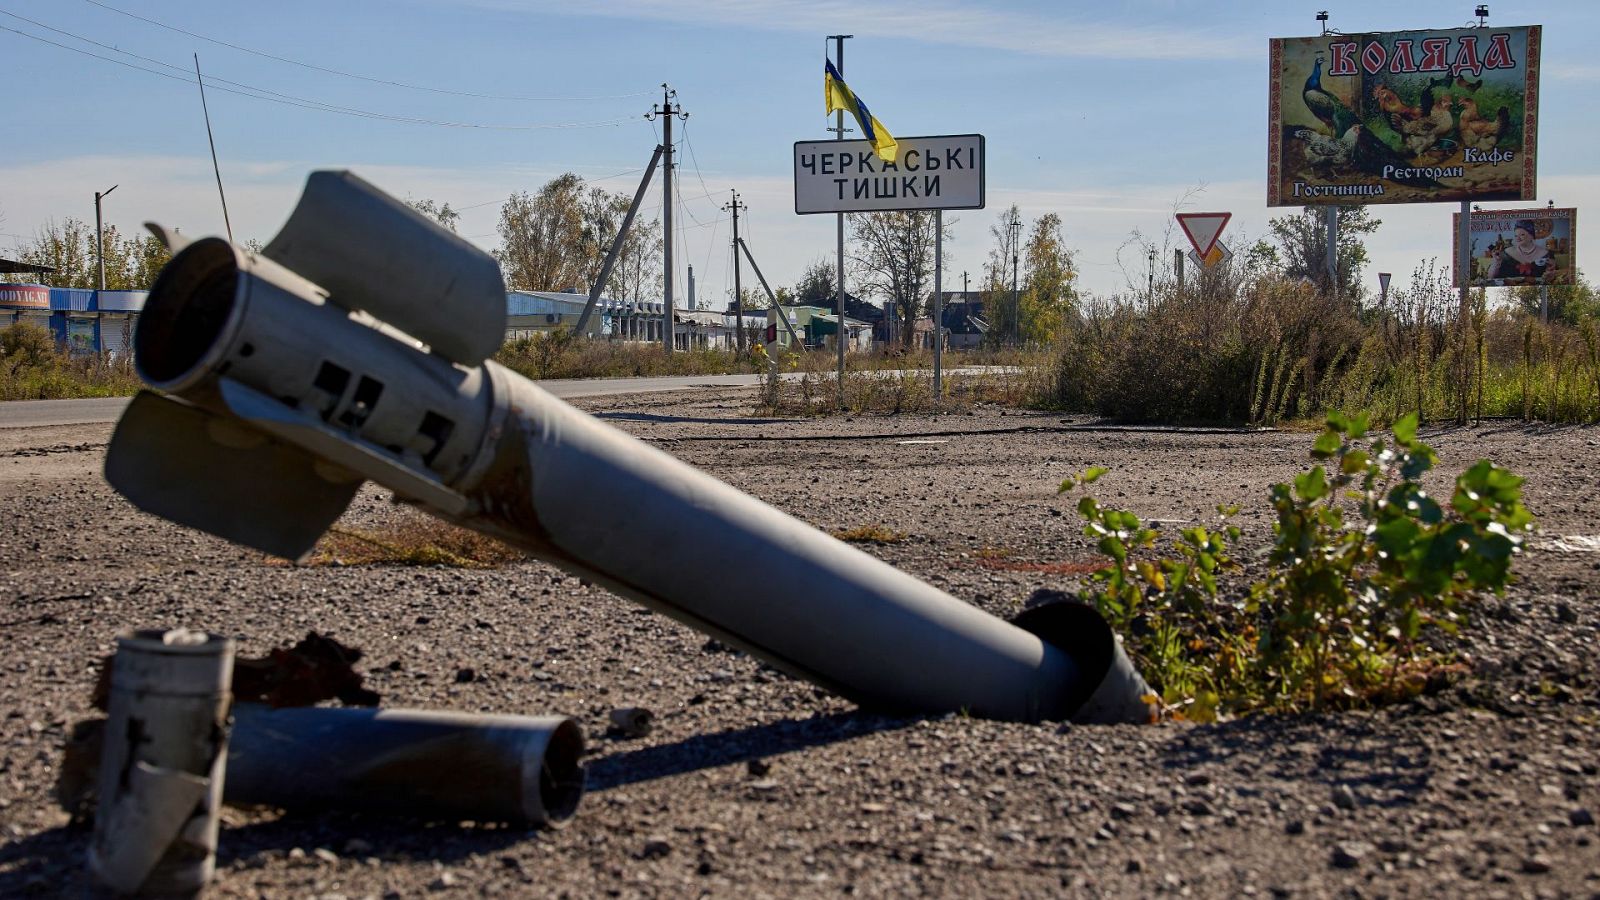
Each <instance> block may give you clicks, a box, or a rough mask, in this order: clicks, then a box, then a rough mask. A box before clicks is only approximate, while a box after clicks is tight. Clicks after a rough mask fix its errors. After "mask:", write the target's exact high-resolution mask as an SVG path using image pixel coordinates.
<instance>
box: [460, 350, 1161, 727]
mask: <svg viewBox="0 0 1600 900" xmlns="http://www.w3.org/2000/svg"><path fill="white" fill-rule="evenodd" d="M485 367H486V368H487V369H488V372H489V376H490V380H491V382H492V384H493V386H494V393H495V404H496V419H495V423H494V424H493V425H492V426H491V428H490V435H491V439H494V438H496V437H497V440H494V441H493V443H492V444H491V446H490V447H489V448H487V449H486V453H487V454H488V457H487V461H486V460H485V459H480V461H479V464H478V465H476V466H474V467H473V469H472V471H471V472H470V473H469V476H468V478H467V479H465V480H464V481H463V482H462V483H458V484H457V485H456V488H457V489H458V490H460V491H461V492H462V493H463V494H465V495H466V496H467V497H468V498H469V499H470V500H472V501H473V506H474V508H475V509H476V510H478V512H476V513H475V514H473V515H471V516H468V517H465V518H464V519H462V520H461V521H462V524H465V525H467V526H469V527H474V528H477V529H479V530H485V531H490V532H491V533H494V534H496V535H498V536H500V537H501V538H503V539H505V540H507V541H509V542H511V543H514V544H518V545H520V546H522V547H524V548H526V549H528V550H529V551H531V552H532V553H534V554H535V555H538V556H541V557H543V558H546V559H549V560H551V561H553V562H555V563H557V564H558V565H561V566H563V567H564V568H568V569H570V570H575V571H578V572H580V573H582V574H585V575H587V576H588V577H590V578H592V579H594V580H595V581H597V582H599V583H601V584H603V585H605V586H606V587H608V588H610V589H612V590H614V591H616V592H617V593H620V594H622V595H623V596H627V597H630V598H632V599H635V600H637V601H639V602H641V603H643V604H644V605H646V606H648V607H650V608H652V609H656V610H657V611H660V612H663V613H666V614H667V615H669V616H672V617H673V618H676V619H678V620H680V621H682V622H684V623H686V624H688V625H690V626H691V627H694V628H697V629H699V630H701V631H703V632H706V633H708V634H711V635H713V636H715V637H717V638H719V639H722V640H724V641H726V642H728V643H730V644H733V645H734V646H737V647H740V648H742V649H745V650H747V651H748V652H750V653H752V654H753V655H755V656H757V657H759V658H761V659H764V660H766V661H767V662H769V663H771V664H772V665H774V666H776V667H778V668H780V669H782V670H784V671H787V672H789V673H790V674H792V675H795V676H797V677H800V678H803V679H806V680H808V681H811V682H813V683H815V684H819V685H821V686H823V687H826V688H828V689H830V690H832V691H834V692H836V693H839V694H840V695H842V696H845V697H847V698H849V699H851V700H853V701H855V702H858V703H861V704H863V705H866V706H869V707H874V708H878V709H887V710H894V711H901V712H913V713H933V712H948V711H955V710H966V711H968V712H970V713H972V714H974V715H978V716H982V717H986V718H995V719H1006V720H1015V721H1039V720H1060V719H1068V718H1072V717H1073V715H1074V714H1075V713H1076V712H1077V710H1078V709H1079V708H1080V707H1082V706H1083V705H1084V704H1085V702H1086V701H1087V700H1088V699H1089V698H1090V696H1091V695H1092V694H1094V693H1095V692H1096V690H1097V689H1098V688H1099V687H1100V686H1101V683H1102V682H1103V681H1104V680H1105V677H1106V675H1107V674H1109V672H1110V671H1112V670H1113V669H1115V668H1116V666H1115V659H1116V657H1118V656H1120V654H1121V651H1120V647H1119V646H1118V645H1117V644H1116V642H1115V637H1114V636H1113V635H1111V634H1110V631H1109V629H1104V627H1103V626H1102V629H1101V632H1103V633H1095V634H1093V635H1092V636H1093V638H1094V639H1095V640H1097V641H1098V642H1099V643H1100V644H1104V645H1105V646H1099V647H1096V648H1095V650H1094V652H1092V653H1087V654H1083V656H1084V659H1083V660H1079V659H1078V658H1077V656H1076V655H1075V654H1076V651H1077V650H1078V649H1079V648H1075V647H1072V646H1070V642H1071V638H1070V636H1067V640H1063V641H1057V642H1055V643H1052V642H1051V641H1047V640H1045V639H1042V638H1041V637H1039V636H1037V635H1035V634H1034V633H1031V632H1029V631H1027V630H1025V629H1023V628H1020V627H1017V626H1016V625H1012V624H1010V623H1007V622H1005V621H1002V620H1000V619H997V618H995V617H994V616H991V615H989V614H988V613H986V612H984V611H982V610H980V609H978V608H977V607H974V606H971V605H969V604H967V603H964V602H962V601H960V600H958V599H956V598H955V597H952V596H950V595H949V594H946V593H945V592H943V591H940V590H938V589H937V588H934V587H933V586H931V585H929V584H926V583H925V582H922V581H920V580H918V579H916V578H913V577H912V576H910V575H908V574H906V573H904V572H901V571H900V570H898V569H896V568H894V567H893V566H890V565H888V564H887V563H885V562H883V561H881V560H879V559H877V558H875V557H873V556H870V555H868V554H866V553H864V552H862V551H860V550H858V549H856V548H854V547H852V546H850V545H848V544H845V543H843V542H842V541H839V540H837V539H835V538H833V537H831V536H829V535H827V534H824V533H822V532H820V531H818V530H816V529H815V528H813V527H811V526H810V525H807V524H806V523H804V522H801V521H799V520H798V519H795V518H793V517H791V516H789V515H787V514H785V513H783V512H780V511H779V510H777V509H774V508H773V507H770V506H768V505H766V504H765V503H762V502H761V501H759V500H757V499H755V498H754V497H751V496H749V495H748V494H745V493H743V492H741V491H738V490H736V489H735V488H733V487H731V486H729V485H727V484H726V483H724V482H722V481H719V480H717V479H716V478H713V477H712V476H710V475H707V474H706V473H704V472H701V471H700V470H698V469H695V468H694V467H692V466H689V465H687V464H685V463H683V462H682V461H680V460H678V459H676V458H674V457H672V456H670V455H669V454H667V453H664V452H662V451H660V450H657V449H656V448H654V447H651V446H649V445H647V444H645V443H644V442H642V441H639V440H637V439H635V438H633V437H631V436H629V435H627V434H624V433H623V432H621V431H619V430H617V429H614V428H611V427H609V426H607V425H605V424H603V423H601V422H600V421H598V420H596V419H594V418H593V417H591V416H589V415H587V414H585V413H583V412H581V411H579V410H576V409H574V408H572V407H571V406H569V405H567V404H566V403H564V402H562V401H561V400H559V399H557V398H555V397H553V396H551V395H550V394H548V393H547V392H545V391H544V390H543V389H541V388H539V387H538V386H537V385H535V384H533V383H532V382H530V381H527V380H526V379H524V378H522V377H520V376H518V375H516V374H515V373H512V372H510V371H507V370H505V369H504V368H501V367H499V366H497V365H495V364H494V363H492V362H491V363H486V364H485ZM711 556H714V557H715V559H714V560H712V559H710V558H709V557H711ZM713 563H714V564H713ZM1089 614H1090V615H1093V613H1092V611H1090V612H1089ZM1124 659H1125V658H1124ZM1085 662H1086V663H1087V664H1083V663H1085ZM1134 682H1136V683H1126V684H1120V685H1119V693H1120V694H1127V696H1125V697H1122V698H1121V701H1120V702H1109V703H1108V702H1104V701H1103V702H1101V703H1100V704H1097V709H1101V710H1102V716H1101V719H1100V720H1101V721H1146V720H1147V719H1148V715H1149V713H1148V709H1147V708H1146V707H1145V706H1144V704H1143V703H1142V702H1141V701H1140V700H1139V699H1138V698H1139V696H1140V695H1141V694H1142V693H1144V692H1147V691H1148V688H1145V687H1143V683H1142V681H1138V680H1137V679H1134Z"/></svg>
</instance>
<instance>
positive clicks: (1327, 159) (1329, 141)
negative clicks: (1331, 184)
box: [1294, 128, 1355, 175]
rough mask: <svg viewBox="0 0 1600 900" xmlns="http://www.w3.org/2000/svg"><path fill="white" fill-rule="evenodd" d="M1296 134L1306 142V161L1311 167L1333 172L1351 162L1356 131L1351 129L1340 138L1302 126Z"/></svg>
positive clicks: (1323, 171)
mask: <svg viewBox="0 0 1600 900" xmlns="http://www.w3.org/2000/svg"><path fill="white" fill-rule="evenodd" d="M1294 136H1295V137H1297V138H1299V139H1300V140H1302V141H1304V142H1305V153H1306V162H1307V163H1308V164H1309V165H1310V166H1311V168H1313V169H1315V170H1317V171H1318V172H1321V173H1323V174H1324V175H1328V174H1331V173H1332V171H1333V170H1334V169H1335V168H1339V167H1343V166H1348V165H1349V164H1350V151H1351V149H1352V148H1353V147H1354V145H1355V131H1354V129H1351V130H1350V131H1348V132H1346V133H1345V135H1344V136H1343V137H1341V138H1340V139H1339V140H1334V139H1333V138H1330V137H1328V136H1327V135H1325V134H1319V133H1318V132H1315V131H1312V130H1311V129H1309V128H1302V129H1300V130H1299V131H1296V132H1295V133H1294Z"/></svg>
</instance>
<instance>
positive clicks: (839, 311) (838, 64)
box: [828, 34, 865, 409]
mask: <svg viewBox="0 0 1600 900" xmlns="http://www.w3.org/2000/svg"><path fill="white" fill-rule="evenodd" d="M828 37H830V38H831V39H832V40H833V48H834V49H833V64H834V67H835V68H836V69H838V70H839V77H840V78H844V42H845V38H850V37H855V35H852V34H831V35H828ZM834 122H835V125H834V134H833V139H834V140H836V141H842V140H844V110H843V109H840V110H839V111H838V113H837V118H836V119H835V120H834ZM863 127H865V126H863ZM838 217H839V233H838V238H839V246H838V251H839V271H838V275H839V278H838V281H839V294H838V296H837V297H836V298H835V300H836V303H835V310H834V312H835V314H836V315H838V317H839V321H838V322H837V323H836V324H837V326H838V328H837V330H836V331H835V332H834V335H833V342H834V344H835V346H837V347H838V349H839V366H838V374H839V408H840V409H844V342H845V327H844V213H839V214H838Z"/></svg>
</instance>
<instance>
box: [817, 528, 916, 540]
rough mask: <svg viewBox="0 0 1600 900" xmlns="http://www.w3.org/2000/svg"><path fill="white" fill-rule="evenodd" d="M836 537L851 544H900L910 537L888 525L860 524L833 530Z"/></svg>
mask: <svg viewBox="0 0 1600 900" xmlns="http://www.w3.org/2000/svg"><path fill="white" fill-rule="evenodd" d="M829 534H832V535H833V536H834V537H836V538H838V539H839V540H841V541H846V542H848V543H851V544H899V543H903V542H904V541H905V540H906V539H907V538H909V537H910V535H909V534H907V533H906V532H904V531H895V530H894V529H893V528H890V527H889V526H887V525H858V526H856V527H855V528H841V529H839V530H837V531H831V532H829Z"/></svg>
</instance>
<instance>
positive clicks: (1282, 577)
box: [1061, 414, 1533, 719]
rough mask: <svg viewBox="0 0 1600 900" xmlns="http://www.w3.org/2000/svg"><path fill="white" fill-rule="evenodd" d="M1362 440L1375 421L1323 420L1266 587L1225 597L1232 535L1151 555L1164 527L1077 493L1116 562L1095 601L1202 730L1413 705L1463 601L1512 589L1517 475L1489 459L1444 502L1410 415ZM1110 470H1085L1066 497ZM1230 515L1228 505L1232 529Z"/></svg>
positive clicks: (1520, 529) (1277, 506)
mask: <svg viewBox="0 0 1600 900" xmlns="http://www.w3.org/2000/svg"><path fill="white" fill-rule="evenodd" d="M1367 432H1368V422H1367V419H1366V417H1365V416H1356V417H1347V416H1344V415H1340V414H1333V415H1330V416H1329V417H1328V419H1327V423H1326V427H1325V429H1324V430H1323V432H1322V434H1321V435H1320V436H1319V437H1318V438H1317V441H1316V443H1315V445H1313V447H1312V450H1311V456H1312V458H1313V459H1314V460H1315V463H1314V465H1313V466H1312V467H1311V468H1310V469H1309V470H1308V471H1306V472H1304V473H1302V474H1300V475H1299V476H1297V477H1296V478H1295V479H1294V480H1293V482H1292V483H1286V484H1276V485H1273V487H1272V489H1271V500H1272V506H1273V510H1274V512H1275V513H1276V521H1275V522H1274V525H1273V534H1274V541H1273V545H1272V547H1271V549H1270V552H1269V553H1268V555H1267V562H1268V564H1269V566H1268V573H1267V575H1266V577H1265V578H1264V579H1262V580H1260V581H1258V582H1256V583H1254V584H1252V585H1250V586H1249V587H1248V589H1247V590H1242V591H1235V592H1233V593H1232V595H1230V594H1229V593H1228V592H1227V591H1225V590H1224V589H1223V588H1222V587H1221V586H1219V583H1218V575H1219V574H1222V573H1225V572H1228V571H1231V570H1234V569H1236V568H1237V566H1236V564H1235V562H1234V560H1233V559H1232V558H1231V557H1230V556H1229V549H1228V548H1229V545H1230V544H1231V543H1232V542H1234V541H1236V540H1237V538H1238V537H1239V531H1238V529H1237V528H1234V527H1232V526H1225V527H1223V528H1221V529H1218V530H1208V529H1205V528H1202V527H1192V528H1187V529H1184V530H1183V531H1182V532H1181V534H1180V539H1179V540H1178V541H1176V542H1175V543H1174V544H1173V549H1174V550H1175V551H1176V552H1175V555H1171V556H1167V557H1165V558H1154V559H1150V558H1146V557H1148V556H1149V555H1150V551H1152V550H1153V549H1154V548H1155V545H1156V541H1157V539H1158V537H1159V534H1158V533H1157V532H1156V531H1155V530H1153V529H1150V528H1148V527H1146V526H1144V525H1143V524H1142V523H1140V521H1139V519H1138V517H1137V516H1135V515H1134V514H1132V513H1130V512H1127V511H1123V510H1113V509H1108V508H1106V507H1103V506H1101V505H1100V503H1099V502H1098V501H1096V500H1095V499H1094V498H1093V497H1089V496H1084V497H1082V498H1080V499H1079V501H1078V512H1079V514H1080V515H1082V516H1083V518H1084V519H1085V522H1086V525H1085V533H1086V534H1087V535H1089V536H1090V537H1093V538H1095V539H1096V541H1097V547H1098V549H1099V551H1100V552H1101V553H1102V554H1104V555H1105V556H1106V557H1108V558H1109V560H1110V565H1108V566H1106V567H1105V568H1103V569H1101V570H1099V571H1098V572H1096V573H1095V574H1094V575H1093V576H1091V582H1090V586H1089V588H1087V589H1086V591H1085V592H1084V594H1085V599H1086V600H1088V601H1089V602H1092V603H1093V604H1094V605H1095V607H1096V608H1097V609H1099V610H1100V612H1101V613H1102V614H1103V615H1105V616H1106V617H1107V619H1108V620H1109V621H1110V622H1111V624H1112V626H1113V627H1114V628H1116V629H1118V630H1119V631H1120V632H1122V633H1124V634H1126V635H1127V636H1128V642H1129V650H1130V652H1132V653H1133V655H1134V657H1135V660H1136V662H1137V663H1138V664H1140V665H1141V666H1142V667H1143V668H1144V671H1145V672H1146V674H1147V675H1148V676H1149V677H1150V678H1151V679H1152V681H1153V682H1154V683H1155V684H1156V685H1157V686H1158V689H1159V690H1160V691H1161V694H1162V697H1163V700H1164V701H1165V702H1166V703H1167V704H1168V705H1169V706H1170V707H1172V708H1174V709H1177V710H1179V711H1181V712H1182V713H1183V714H1184V715H1186V716H1187V717H1190V718H1197V719H1207V718H1211V717H1213V716H1214V715H1216V714H1217V713H1218V712H1219V711H1248V710H1252V709H1302V708H1313V709H1320V708H1325V707H1329V706H1335V705H1337V706H1348V705H1356V704H1362V703H1370V702H1376V701H1380V700H1382V699H1385V698H1388V697H1394V696H1405V695H1408V694H1409V693H1412V692H1415V691H1417V690H1420V689H1421V688H1422V686H1424V685H1425V684H1426V683H1427V673H1428V672H1429V671H1430V670H1434V669H1437V668H1438V667H1439V666H1440V665H1442V664H1443V661H1444V660H1443V656H1442V654H1443V650H1442V642H1441V641H1440V637H1441V636H1443V635H1449V634H1453V633H1455V632H1456V630H1457V629H1458V628H1459V627H1460V626H1461V624H1462V623H1463V622H1464V607H1465V605H1466V603H1467V601H1468V599H1469V598H1470V597H1471V596H1473V595H1474V594H1478V593H1482V592H1494V593H1501V592H1503V591H1504V589H1505V586H1506V585H1507V584H1508V583H1509V582H1510V580H1511V564H1512V560H1513V559H1514V558H1515V557H1516V555H1517V554H1518V553H1519V552H1520V551H1521V548H1522V544H1523V542H1524V540H1525V536H1526V534H1527V533H1528V532H1529V531H1531V530H1532V527H1533V517H1532V515H1531V514H1530V513H1529V512H1528V510H1527V509H1526V508H1524V507H1523V505H1522V502H1521V486H1522V479H1521V478H1520V477H1518V476H1516V475H1514V474H1512V473H1511V472H1508V471H1506V470H1505V469H1502V468H1500V467H1498V466H1496V465H1494V464H1493V463H1491V462H1489V461H1488V460H1481V461H1479V462H1477V463H1475V464H1474V465H1472V466H1471V467H1469V468H1468V469H1467V470H1466V471H1465V472H1463V473H1461V475H1459V476H1458V477H1457V478H1456V480H1455V488H1454V491H1453V493H1452V495H1451V497H1450V499H1449V501H1448V503H1447V504H1441V503H1440V502H1439V501H1437V500H1435V499H1434V498H1433V497H1431V496H1429V494H1428V493H1427V491H1426V490H1425V489H1424V487H1423V485H1422V479H1423V476H1424V475H1425V474H1426V473H1427V472H1428V471H1429V470H1430V469H1432V468H1433V466H1434V465H1435V464H1436V463H1437V456H1436V455H1435V454H1434V452H1433V449H1432V448H1431V447H1429V446H1428V445H1427V444H1425V443H1423V442H1422V441H1421V440H1419V439H1418V438H1417V421H1416V417H1415V416H1414V415H1408V416H1406V417H1405V418H1403V419H1401V420H1400V421H1399V422H1398V423H1396V424H1395V427H1394V433H1393V438H1392V441H1389V440H1385V439H1383V438H1381V437H1379V438H1372V439H1369V438H1368V437H1367ZM1103 474H1105V470H1104V469H1090V470H1089V471H1087V472H1085V473H1084V474H1083V475H1082V476H1078V477H1076V478H1068V479H1066V481H1064V482H1062V485H1061V491H1063V492H1065V491H1069V490H1072V489H1073V488H1075V487H1077V486H1079V485H1082V484H1088V483H1092V482H1093V481H1095V480H1096V479H1098V478H1099V477H1100V476H1102V475H1103ZM1235 511H1236V510H1232V509H1220V510H1219V512H1221V513H1222V514H1223V519H1224V521H1226V519H1227V517H1228V516H1229V515H1231V514H1232V513H1233V512H1235ZM1230 596H1232V597H1235V598H1236V599H1230Z"/></svg>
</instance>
